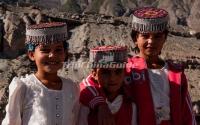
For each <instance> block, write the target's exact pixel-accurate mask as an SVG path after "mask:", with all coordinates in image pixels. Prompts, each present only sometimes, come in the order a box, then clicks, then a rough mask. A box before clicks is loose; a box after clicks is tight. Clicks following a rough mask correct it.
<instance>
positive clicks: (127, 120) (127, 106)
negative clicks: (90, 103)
mask: <svg viewBox="0 0 200 125" xmlns="http://www.w3.org/2000/svg"><path fill="white" fill-rule="evenodd" d="M132 111H133V110H132V103H131V102H130V101H126V100H124V99H123V103H122V105H121V107H120V109H119V111H118V112H117V113H115V114H114V118H115V123H116V125H132V124H131V121H132V114H133V112H132ZM97 121H98V119H97V110H92V109H91V110H90V114H89V115H88V125H97V124H98V123H97Z"/></svg>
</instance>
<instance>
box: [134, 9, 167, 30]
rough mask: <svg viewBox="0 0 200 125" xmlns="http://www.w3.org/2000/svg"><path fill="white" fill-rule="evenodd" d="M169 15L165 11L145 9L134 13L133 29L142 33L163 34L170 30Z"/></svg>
mask: <svg viewBox="0 0 200 125" xmlns="http://www.w3.org/2000/svg"><path fill="white" fill-rule="evenodd" d="M168 22H169V15H168V12H167V11H165V10H164V9H159V8H154V7H143V8H139V9H136V10H134V11H133V20H132V29H133V30H135V31H139V32H142V33H151V32H153V33H156V32H163V31H165V30H167V29H168Z"/></svg>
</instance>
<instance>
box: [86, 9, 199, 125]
mask: <svg viewBox="0 0 200 125" xmlns="http://www.w3.org/2000/svg"><path fill="white" fill-rule="evenodd" d="M168 22H169V17H168V13H167V12H166V11H165V10H163V9H159V8H152V7H143V8H139V9H136V10H135V11H134V12H133V21H132V34H131V36H132V39H133V41H134V44H135V45H136V51H137V52H138V55H137V56H135V57H132V58H129V59H128V64H127V68H126V69H127V70H126V77H125V83H126V85H127V86H126V89H125V90H126V96H127V97H128V98H131V99H132V100H133V101H135V103H136V105H137V109H138V110H137V111H138V118H139V120H138V124H140V125H195V124H196V122H195V119H194V115H193V113H192V106H191V101H190V97H189V93H188V88H187V86H188V84H187V80H186V77H185V74H184V70H183V67H182V66H180V65H177V64H173V63H172V62H169V61H164V60H163V59H161V58H160V57H159V55H160V54H161V51H162V48H163V45H164V43H165V41H166V38H167V34H168ZM86 88H87V86H86ZM93 88H94V89H95V87H93ZM87 92H88V93H91V92H90V91H88V90H87ZM100 97H101V100H98V98H100ZM102 97H103V96H102V95H101V94H99V95H98V96H93V95H92V94H91V96H90V97H88V99H85V100H82V103H83V104H85V105H87V106H89V107H91V108H95V107H97V108H98V111H99V112H101V111H105V105H103V104H105V100H104V99H102ZM91 100H92V101H93V105H91V104H92V103H91ZM94 100H95V101H94ZM100 114H102V113H100ZM106 115H107V114H105V113H104V115H102V116H99V119H100V120H105V121H104V123H106V124H107V125H108V124H110V121H109V119H106V118H107V117H106Z"/></svg>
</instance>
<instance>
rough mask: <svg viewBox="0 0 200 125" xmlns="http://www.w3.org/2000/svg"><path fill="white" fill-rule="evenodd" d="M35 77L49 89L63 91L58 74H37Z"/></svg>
mask: <svg viewBox="0 0 200 125" xmlns="http://www.w3.org/2000/svg"><path fill="white" fill-rule="evenodd" d="M35 76H36V77H37V78H38V79H39V80H40V81H41V82H42V84H44V85H45V86H46V87H47V88H49V89H54V90H61V89H62V81H61V79H60V77H58V75H57V73H56V74H49V73H41V72H39V71H38V72H36V74H35Z"/></svg>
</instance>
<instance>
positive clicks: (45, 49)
mask: <svg viewBox="0 0 200 125" xmlns="http://www.w3.org/2000/svg"><path fill="white" fill-rule="evenodd" d="M40 51H41V52H42V53H49V52H50V49H47V48H41V49H40Z"/></svg>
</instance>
